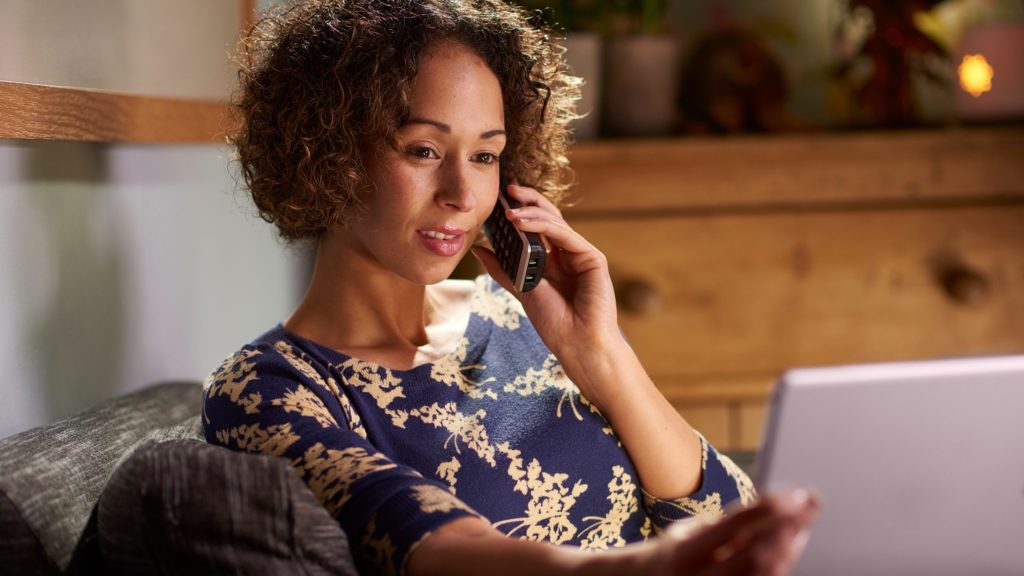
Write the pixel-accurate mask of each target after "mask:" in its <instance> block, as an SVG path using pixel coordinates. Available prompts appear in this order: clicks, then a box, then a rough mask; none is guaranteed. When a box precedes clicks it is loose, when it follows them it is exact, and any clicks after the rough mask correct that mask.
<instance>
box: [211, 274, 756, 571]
mask: <svg viewBox="0 0 1024 576" xmlns="http://www.w3.org/2000/svg"><path fill="white" fill-rule="evenodd" d="M204 390H205V394H204V398H205V400H204V404H203V428H204V433H205V436H206V439H207V441H209V442H211V443H213V444H217V445H220V446H225V447H227V448H230V449H233V450H241V451H248V452H255V453H260V454H267V455H273V456H279V457H283V458H287V459H288V460H289V461H290V462H291V465H292V466H293V467H294V468H295V470H296V471H297V472H298V473H299V474H300V475H301V476H302V478H303V479H304V480H305V482H306V483H307V484H308V485H309V487H310V488H311V489H312V490H313V492H314V493H315V494H316V495H317V497H318V498H319V499H320V501H321V502H322V503H323V504H324V506H325V507H326V508H327V509H328V510H329V511H330V512H331V513H332V515H333V516H334V517H335V518H337V520H338V522H339V523H340V525H341V527H342V528H343V529H344V530H345V532H346V534H347V535H348V537H349V541H350V543H351V545H352V550H353V553H354V555H355V557H356V561H357V563H359V565H360V566H361V568H362V569H364V570H371V571H374V572H380V573H388V574H390V573H400V572H401V571H402V569H403V568H404V561H405V558H406V556H407V555H408V554H409V551H410V550H411V549H412V548H413V547H414V546H415V545H416V544H417V543H418V542H419V541H420V540H421V539H422V538H423V537H424V536H426V535H427V534H429V533H430V532H431V531H432V530H434V529H436V528H438V527H439V526H441V525H442V524H444V523H446V522H448V521H450V520H453V519H455V518H459V517H463V516H478V517H482V518H484V519H486V520H487V521H488V522H490V523H491V525H493V526H494V527H495V528H496V529H498V530H500V531H501V532H504V533H505V534H507V535H508V536H510V537H513V538H522V539H528V540H537V541H543V542H549V543H552V544H566V545H573V546H577V547H580V548H582V549H585V550H602V549H607V548H610V547H616V546H622V545H624V544H626V543H627V542H635V541H642V540H646V539H647V538H648V537H649V536H651V535H652V533H656V532H657V531H658V530H660V529H661V528H662V527H664V526H666V525H668V524H669V523H671V522H672V521H674V520H678V519H681V518H688V517H699V518H704V519H714V518H717V517H719V516H721V514H722V507H723V506H724V505H725V504H727V503H728V502H730V501H732V500H735V499H740V500H741V501H743V502H744V503H747V502H749V501H751V500H752V499H753V498H754V491H753V487H752V485H751V482H750V479H749V478H748V477H747V476H746V475H745V474H744V473H743V472H742V471H741V470H740V469H739V468H738V467H737V466H736V465H735V464H733V463H732V462H731V461H730V460H729V459H728V458H726V457H725V456H723V455H720V454H718V453H717V452H716V451H715V450H714V449H713V448H712V447H711V446H710V445H709V444H708V443H707V442H706V441H705V440H704V439H703V438H701V442H702V444H703V446H704V457H703V477H702V481H701V482H702V485H701V487H700V489H699V490H698V492H697V493H695V494H691V495H689V496H688V497H684V498H680V499H678V500H660V499H657V498H654V497H652V496H650V495H649V494H647V493H646V492H644V491H643V490H642V488H641V486H639V485H638V481H637V474H636V470H635V469H634V468H633V464H632V463H631V462H630V460H629V457H628V456H627V454H626V452H625V450H624V449H623V447H622V444H621V443H620V442H619V440H618V438H617V437H616V435H615V432H614V431H613V430H612V428H611V426H609V424H608V422H607V421H606V420H605V419H604V417H602V415H601V414H600V412H598V410H597V408H596V407H595V406H594V405H593V404H591V403H590V402H588V401H587V399H586V398H585V397H583V396H581V395H580V393H579V390H578V388H577V387H576V386H575V385H574V384H573V383H572V382H571V381H570V380H569V379H568V378H567V377H566V375H565V373H564V371H563V370H562V368H561V366H560V364H559V362H558V360H557V359H555V357H554V355H553V354H551V352H550V351H549V350H548V349H547V348H546V347H545V346H544V344H543V343H542V342H541V340H540V337H539V336H538V335H537V333H536V331H535V330H534V329H533V327H532V325H531V324H530V321H529V320H528V319H527V317H526V315H525V314H524V312H523V309H522V306H521V305H520V303H519V301H518V300H516V299H515V298H514V297H513V296H512V295H511V294H509V293H508V292H506V291H505V290H504V289H503V288H501V287H500V286H499V285H498V284H497V283H496V282H494V281H493V280H492V279H490V278H489V277H487V276H481V277H479V278H478V279H477V280H476V281H475V284H474V288H473V296H472V304H471V312H470V316H469V323H468V325H467V327H466V331H465V334H464V336H463V337H462V339H461V342H460V344H459V345H458V346H457V348H456V350H455V351H454V352H453V353H451V354H448V355H447V356H443V357H441V358H440V359H438V360H436V361H434V362H431V363H427V364H423V365H420V366H416V367H414V368H413V369H411V370H407V371H400V370H391V369H387V368H384V367H381V366H379V365H376V364H374V363H372V362H366V361H363V360H359V359H357V358H352V357H349V356H347V355H345V354H342V353H340V352H337V351H335V350H333V349H330V348H326V347H324V346H321V345H319V344H317V343H315V342H311V341H309V340H306V339H304V338H302V337H299V336H298V335H296V334H293V333H291V332H289V331H287V330H286V329H285V328H284V327H283V326H281V325H278V326H277V327H275V328H273V329H272V330H270V331H269V332H267V333H265V334H263V335H262V336H260V337H259V338H257V339H256V340H254V341H253V342H252V343H251V344H248V345H246V346H244V347H243V348H242V349H241V350H239V351H238V352H237V353H235V354H233V355H231V356H229V357H228V358H227V359H226V360H225V361H224V363H223V364H222V365H221V366H220V368H219V369H218V370H216V371H215V372H214V373H213V374H211V375H210V376H209V377H208V378H207V379H206V381H205V383H204ZM672 457H673V455H672V454H665V458H672Z"/></svg>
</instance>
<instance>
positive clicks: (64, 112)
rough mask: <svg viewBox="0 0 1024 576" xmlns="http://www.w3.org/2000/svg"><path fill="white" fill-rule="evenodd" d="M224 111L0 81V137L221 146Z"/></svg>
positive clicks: (212, 105)
mask: <svg viewBox="0 0 1024 576" xmlns="http://www.w3.org/2000/svg"><path fill="white" fill-rule="evenodd" d="M228 111H229V107H228V105H227V104H226V103H224V102H217V101H213V100H188V99H179V98H162V97H156V96H142V95H133V94H121V93H115V92H107V91H102V90H91V89H85V88H65V87H60V86H47V85H43V84H26V83H21V82H0V118H2V119H3V120H2V121H0V138H4V139H18V140H73V141H84V142H138V143H161V144H172V143H194V144H221V143H224V141H225V140H224V138H225V134H226V132H227V130H228V129H229V128H230V126H231V124H230V121H229V118H228Z"/></svg>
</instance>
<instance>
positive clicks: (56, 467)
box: [0, 382, 202, 574]
mask: <svg viewBox="0 0 1024 576" xmlns="http://www.w3.org/2000/svg"><path fill="white" fill-rule="evenodd" d="M201 405H202V388H201V386H200V385H199V383H198V382H178V383H167V384H160V385H155V386H151V387H149V388H146V389H145V390H142V391H140V392H136V393H134V394H128V395H125V396H121V397H118V398H115V399H113V400H110V401H107V402H104V403H102V404H100V405H98V406H95V407H93V408H91V409H89V410H86V411H85V412H82V413H81V414H78V415H76V416H73V417H71V418H67V419H65V420H62V421H60V422H56V423H54V424H49V425H46V426H40V427H38V428H33V429H32V430H28V431H25V432H22V433H20V434H16V435H14V436H11V437H9V438H6V439H4V440H0V495H2V496H3V498H0V503H2V504H3V505H2V506H0V515H2V517H0V529H3V533H0V541H3V542H4V544H3V545H0V566H3V567H4V569H7V570H11V571H12V573H15V574H20V573H26V574H57V573H61V572H64V571H65V570H67V569H68V566H69V565H70V564H71V559H72V555H73V553H74V552H75V549H76V546H77V544H78V543H79V541H80V539H82V537H83V533H84V532H86V531H87V530H86V527H87V522H88V520H89V518H90V515H91V513H92V511H93V508H94V506H95V504H96V501H97V500H98V498H99V495H100V492H101V491H102V490H103V487H104V485H105V484H106V483H107V479H108V478H109V477H110V475H111V474H112V473H113V472H114V469H115V468H116V467H117V465H118V463H119V462H120V461H121V460H122V459H123V458H124V457H125V455H126V454H129V453H130V452H131V451H132V449H133V448H134V447H135V446H137V445H138V444H139V443H140V442H141V441H143V440H145V439H147V438H150V437H153V436H155V435H156V436H162V437H173V436H174V435H175V434H179V435H189V434H194V429H195V426H194V424H198V416H197V415H198V414H199V410H200V407H201ZM175 424H180V426H177V427H176V426H175ZM14 536H16V537H14ZM86 536H87V534H86Z"/></svg>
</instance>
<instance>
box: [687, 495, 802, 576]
mask: <svg viewBox="0 0 1024 576" xmlns="http://www.w3.org/2000/svg"><path fill="white" fill-rule="evenodd" d="M819 507H820V505H819V503H818V499H817V497H815V496H814V495H812V494H810V493H808V492H806V491H803V490H798V491H793V492H785V493H780V494H774V495H770V496H766V497H764V498H762V499H761V500H760V501H759V502H758V503H756V504H755V505H754V506H752V507H750V508H747V509H744V510H741V511H740V512H737V513H735V514H731V515H729V516H726V518H725V519H723V520H721V521H719V522H718V523H716V524H712V525H710V526H708V527H706V528H704V529H702V530H700V531H699V532H697V533H696V534H695V535H693V536H692V537H690V538H687V539H685V540H683V541H682V542H681V543H680V545H679V547H678V549H677V552H678V553H677V555H676V558H675V560H676V561H675V562H674V565H675V566H676V568H677V569H678V570H680V571H682V570H688V569H694V568H697V567H702V568H705V569H706V571H702V572H700V573H701V574H706V575H707V576H725V575H732V574H781V573H785V572H786V571H788V570H789V569H790V568H792V566H793V565H794V564H795V563H796V561H797V559H798V558H799V556H800V553H801V552H802V549H803V545H804V544H805V543H806V534H807V529H808V527H809V525H810V524H811V522H812V521H813V520H814V518H815V516H816V515H817V512H818V509H819ZM670 533H671V531H670Z"/></svg>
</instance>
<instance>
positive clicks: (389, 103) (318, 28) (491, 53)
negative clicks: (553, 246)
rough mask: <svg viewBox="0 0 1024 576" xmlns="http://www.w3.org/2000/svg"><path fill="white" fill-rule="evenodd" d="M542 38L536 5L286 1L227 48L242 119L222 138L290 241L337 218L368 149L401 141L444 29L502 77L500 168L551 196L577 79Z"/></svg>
mask: <svg viewBox="0 0 1024 576" xmlns="http://www.w3.org/2000/svg"><path fill="white" fill-rule="evenodd" d="M550 34H551V32H550V30H547V29H544V28H542V27H540V25H539V23H538V18H536V17H534V15H531V14H530V13H528V12H526V11H524V10H523V9H522V8H518V7H515V6H512V5H508V4H505V3H504V2H502V1H501V0H293V1H291V2H286V3H283V4H279V5H277V6H275V7H272V8H271V9H269V10H268V11H267V12H266V13H264V14H263V15H262V16H261V17H260V18H259V20H258V21H257V22H256V23H255V24H253V25H252V26H251V27H250V28H249V29H248V30H246V31H245V33H244V34H243V35H242V37H241V39H240V40H239V42H238V45H237V46H236V49H235V52H234V54H233V60H234V62H235V63H236V64H237V65H238V80H239V83H238V86H237V87H236V89H235V92H234V94H233V95H232V99H231V109H232V113H233V114H234V115H235V121H236V125H237V126H238V128H237V131H235V132H233V133H232V134H230V135H229V136H228V142H229V143H230V144H232V145H234V146H235V148H236V153H237V156H236V160H237V161H238V163H239V164H240V166H241V172H242V176H243V178H244V180H245V188H247V189H248V191H249V193H250V194H251V195H252V198H253V200H254V202H255V204H256V208H257V210H258V211H259V214H260V216H261V217H262V218H263V219H264V220H266V221H267V222H270V223H273V224H275V225H276V226H277V229H278V232H279V234H280V236H281V237H282V238H283V239H284V240H286V241H288V242H294V241H298V240H316V239H317V238H319V237H320V236H321V235H322V234H323V233H324V232H326V231H327V230H329V229H331V228H332V227H335V226H339V225H340V226H346V225H347V224H348V223H349V222H350V221H351V220H350V219H351V218H352V217H353V214H355V213H357V212H358V211H359V210H360V209H361V207H362V206H363V204H362V202H361V201H360V198H363V197H365V196H364V194H365V193H368V192H370V191H372V184H371V183H370V181H369V178H368V176H367V174H366V172H365V169H364V166H363V159H362V154H363V153H364V151H365V150H366V149H367V148H366V147H365V145H366V144H372V145H373V146H376V147H380V146H385V145H390V146H397V143H398V129H399V128H400V127H401V125H402V123H403V122H404V121H405V120H406V119H407V118H408V115H409V111H410V104H411V102H410V93H411V90H412V85H413V81H414V80H415V77H416V71H417V65H418V60H419V56H420V54H421V52H422V51H423V50H424V48H425V47H427V46H428V45H430V44H432V43H434V42H437V41H439V40H449V39H450V40H456V41H458V42H461V43H463V44H465V45H466V46H468V47H469V48H471V49H472V50H474V51H475V52H477V53H478V54H479V55H480V57H481V58H483V60H484V61H485V62H486V63H487V64H488V66H489V67H490V69H491V70H492V71H493V72H494V73H495V75H496V76H497V77H498V80H499V82H500V84H501V90H502V96H503V100H504V108H505V109H504V113H505V129H506V131H507V134H508V136H507V143H506V148H505V151H504V152H503V153H502V155H501V166H502V168H501V169H502V172H503V173H504V174H506V175H508V176H514V177H515V178H516V179H518V180H519V181H520V182H522V183H524V184H528V185H530V186H532V187H534V188H536V189H537V190H539V191H540V192H541V193H543V194H544V195H545V196H547V197H548V198H550V199H551V200H553V201H554V202H555V203H556V204H558V203H559V202H560V201H561V200H562V199H563V197H564V196H565V194H566V192H567V190H568V189H569V187H570V186H571V184H572V172H571V170H570V169H569V165H568V160H567V159H566V156H565V152H566V148H567V147H568V145H569V142H570V133H569V130H568V124H569V122H570V121H571V120H573V119H575V118H576V117H577V115H576V101H577V100H578V99H579V84H580V79H579V78H576V77H574V76H572V75H570V74H569V72H568V70H567V67H566V65H565V62H564V59H563V57H562V53H563V50H561V49H559V48H558V47H557V46H555V45H553V44H552V43H551V42H550V41H549V37H550ZM370 149H371V150H372V149H374V148H370ZM378 149H379V148H378Z"/></svg>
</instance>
